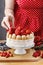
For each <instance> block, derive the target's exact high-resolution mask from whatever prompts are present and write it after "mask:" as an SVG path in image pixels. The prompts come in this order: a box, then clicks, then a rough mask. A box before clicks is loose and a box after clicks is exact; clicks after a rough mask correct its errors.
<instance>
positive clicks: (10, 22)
mask: <svg viewBox="0 0 43 65" xmlns="http://www.w3.org/2000/svg"><path fill="white" fill-rule="evenodd" d="M1 26H2V27H3V28H5V29H7V30H8V29H9V28H10V26H14V15H12V14H10V15H9V16H5V17H4V18H3V20H2V23H1Z"/></svg>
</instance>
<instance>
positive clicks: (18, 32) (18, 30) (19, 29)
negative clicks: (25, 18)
mask: <svg viewBox="0 0 43 65" xmlns="http://www.w3.org/2000/svg"><path fill="white" fill-rule="evenodd" d="M20 31H21V28H20V26H19V27H18V28H17V29H16V30H15V34H16V35H20Z"/></svg>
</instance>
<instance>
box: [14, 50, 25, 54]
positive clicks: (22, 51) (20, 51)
mask: <svg viewBox="0 0 43 65" xmlns="http://www.w3.org/2000/svg"><path fill="white" fill-rule="evenodd" d="M14 53H15V54H26V50H25V49H15V51H14Z"/></svg>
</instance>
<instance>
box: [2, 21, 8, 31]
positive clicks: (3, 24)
mask: <svg viewBox="0 0 43 65" xmlns="http://www.w3.org/2000/svg"><path fill="white" fill-rule="evenodd" d="M1 26H2V27H3V28H5V29H7V30H8V27H7V26H6V24H5V22H4V21H2V23H1Z"/></svg>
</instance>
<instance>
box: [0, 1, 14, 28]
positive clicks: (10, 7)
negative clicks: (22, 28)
mask: <svg viewBox="0 0 43 65" xmlns="http://www.w3.org/2000/svg"><path fill="white" fill-rule="evenodd" d="M14 4H15V0H5V11H4V13H5V17H4V18H3V20H2V23H1V26H2V27H4V28H6V29H8V28H10V24H9V22H12V25H13V22H14V21H15V18H14Z"/></svg>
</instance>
